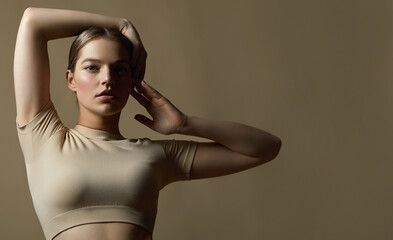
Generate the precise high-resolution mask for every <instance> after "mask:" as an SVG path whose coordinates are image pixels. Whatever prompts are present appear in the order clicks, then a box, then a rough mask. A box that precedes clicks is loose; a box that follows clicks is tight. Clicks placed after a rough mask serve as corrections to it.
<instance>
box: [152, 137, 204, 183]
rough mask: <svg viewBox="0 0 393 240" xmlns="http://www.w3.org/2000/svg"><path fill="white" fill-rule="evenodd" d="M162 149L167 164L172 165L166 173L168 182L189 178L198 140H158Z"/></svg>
mask: <svg viewBox="0 0 393 240" xmlns="http://www.w3.org/2000/svg"><path fill="white" fill-rule="evenodd" d="M158 142H159V143H160V144H161V146H162V147H163V149H164V152H165V155H166V158H167V161H168V164H171V165H172V166H171V167H170V168H167V169H170V170H169V171H170V172H169V173H168V174H167V175H168V178H169V179H168V180H169V182H174V181H180V180H189V179H190V171H191V167H192V163H193V161H194V157H195V153H196V151H197V146H198V142H194V141H179V140H163V141H158Z"/></svg>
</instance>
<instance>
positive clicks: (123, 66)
mask: <svg viewBox="0 0 393 240" xmlns="http://www.w3.org/2000/svg"><path fill="white" fill-rule="evenodd" d="M89 26H101V27H111V28H117V29H118V30H119V31H120V32H121V33H123V34H124V36H126V37H127V38H128V39H129V40H130V42H131V43H132V44H133V47H134V51H133V55H132V56H131V59H130V58H129V56H128V54H127V53H126V51H125V49H124V47H123V46H122V45H121V44H120V43H118V42H116V41H112V40H108V39H105V38H97V39H94V40H91V41H90V42H88V43H87V44H86V45H85V46H84V47H83V48H82V49H81V51H80V53H79V58H78V59H77V63H76V67H75V71H74V72H71V71H67V73H66V79H67V85H68V88H69V89H70V90H71V91H74V92H75V93H76V95H77V98H78V102H79V107H80V113H79V118H78V124H80V125H82V126H85V127H89V128H93V129H100V130H104V131H108V132H112V133H116V134H119V119H120V114H121V111H122V109H123V107H124V106H125V104H126V102H127V100H128V98H129V95H131V96H132V97H133V98H134V99H135V100H136V101H137V102H139V103H140V104H141V105H142V106H143V107H144V108H145V109H146V111H147V113H148V114H149V115H150V116H149V117H148V116H145V115H142V114H137V115H136V116H135V117H134V118H135V119H136V120H137V121H138V122H139V123H141V124H143V125H145V126H147V127H148V128H150V129H152V130H153V131H156V132H159V133H162V134H165V135H170V134H183V135H189V136H197V137H201V138H205V139H207V140H209V141H208V142H201V143H199V144H198V148H197V151H196V154H195V157H194V162H193V165H192V168H191V173H190V176H191V179H200V178H208V177H218V176H223V175H227V174H232V173H236V172H239V171H243V170H245V169H249V168H252V167H256V166H259V165H261V164H264V163H266V162H268V161H271V160H273V159H274V158H275V157H276V156H277V154H278V153H279V151H280V148H281V141H280V139H279V138H278V137H276V136H274V135H272V134H270V133H268V132H266V131H264V130H261V129H258V128H255V127H251V126H247V125H244V124H241V123H234V122H227V121H213V120H207V119H202V118H199V117H195V116H189V115H186V114H184V113H183V112H182V111H181V110H179V109H178V108H177V107H175V105H173V104H172V103H171V102H170V101H169V100H168V99H167V98H166V97H164V96H163V95H162V94H161V93H159V92H158V91H157V90H155V89H154V88H153V87H152V86H150V85H149V84H147V83H146V82H145V81H143V76H144V72H145V67H146V57H147V54H146V51H145V49H144V47H143V44H142V42H141V40H140V37H139V35H138V33H137V32H136V29H135V28H134V27H133V25H132V24H131V23H130V22H129V21H125V20H122V19H117V18H110V17H106V16H102V15H96V14H90V13H85V12H78V11H69V10H53V9H27V10H26V11H25V14H24V16H23V18H22V21H21V25H20V27H19V31H18V37H17V43H16V48H15V58H14V59H15V60H14V61H15V63H14V82H15V96H16V105H17V122H18V124H19V125H25V124H27V123H28V122H29V121H31V119H33V118H34V116H35V115H36V114H37V113H38V112H39V111H40V110H41V109H42V107H43V106H44V105H45V104H46V103H47V102H48V101H50V94H49V79H50V77H49V59H48V53H47V42H48V41H49V40H52V39H57V38H62V37H69V36H74V35H75V34H77V33H79V32H81V31H83V30H84V29H86V28H87V27H89ZM103 90H111V91H112V93H113V95H114V96H115V97H114V98H110V99H108V98H103V97H99V96H98V94H99V93H101V92H102V91H103ZM150 238H151V234H150V233H147V232H146V231H145V230H144V229H143V228H141V227H139V226H136V225H133V224H128V223H91V224H85V225H81V226H76V227H73V228H71V229H68V230H66V231H64V232H62V233H60V234H59V235H58V236H57V237H56V240H71V239H72V240H79V239H95V240H111V239H116V240H146V239H150Z"/></svg>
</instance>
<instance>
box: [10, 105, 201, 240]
mask: <svg viewBox="0 0 393 240" xmlns="http://www.w3.org/2000/svg"><path fill="white" fill-rule="evenodd" d="M17 130H18V136H19V141H20V145H21V148H22V151H23V155H24V158H25V163H26V169H27V177H28V182H29V188H30V193H31V196H32V200H33V205H34V209H35V211H36V213H37V216H38V218H39V221H40V223H41V226H42V228H43V231H44V234H45V237H46V239H53V238H54V237H55V236H57V235H58V234H59V233H61V232H63V231H65V230H67V229H69V228H72V227H75V226H78V225H82V224H89V223H103V222H125V223H132V224H135V225H138V226H140V227H142V228H144V229H146V230H147V231H149V232H150V233H152V231H153V228H154V222H155V218H156V213H157V203H158V195H159V191H160V189H162V188H163V187H164V186H165V185H167V184H169V183H171V182H174V181H179V180H187V179H189V173H190V169H191V165H192V162H193V159H194V155H195V152H196V149H197V142H193V141H176V140H160V141H153V140H150V139H148V138H142V139H124V138H123V137H122V136H121V135H116V134H112V133H109V132H105V131H102V130H96V129H91V128H87V127H84V126H80V125H76V126H75V128H74V129H69V128H67V127H65V126H64V125H63V124H62V122H61V121H60V119H59V117H58V115H57V113H56V110H55V108H54V106H53V103H52V102H51V101H49V102H48V103H47V104H46V106H45V107H44V108H43V109H42V110H41V111H40V112H39V113H38V114H37V115H36V116H35V117H34V119H33V120H31V121H30V122H29V123H28V124H26V125H24V126H18V127H17Z"/></svg>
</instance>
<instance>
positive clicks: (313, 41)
mask: <svg viewBox="0 0 393 240" xmlns="http://www.w3.org/2000/svg"><path fill="white" fill-rule="evenodd" d="M28 6H38V7H53V8H68V9H77V10H85V11H90V12H97V13H101V14H106V15H111V16H119V17H124V18H128V19H130V20H131V21H132V22H133V23H134V24H135V25H136V27H137V28H138V29H139V32H140V34H141V36H142V39H143V41H144V43H145V46H146V48H147V50H148V52H149V58H148V68H147V74H146V80H147V81H148V82H150V84H152V85H153V86H155V87H156V88H157V89H159V90H160V91H161V92H162V93H163V94H165V95H166V96H167V97H168V98H169V99H170V100H171V101H172V102H174V103H175V104H176V105H177V106H178V107H179V108H180V109H182V110H183V111H184V112H186V113H188V114H190V115H198V116H202V117H206V118H211V119H226V120H231V121H239V122H243V123H246V124H250V125H253V126H256V127H259V128H262V129H265V130H267V131H270V132H272V133H274V134H276V135H278V136H280V137H281V138H282V141H283V148H282V152H281V153H280V155H279V157H278V158H277V159H276V160H274V161H273V162H271V163H268V164H266V165H263V166H261V167H258V168H255V169H252V170H249V171H246V172H243V173H238V174H235V175H231V176H226V177H221V178H215V179H207V180H198V181H191V182H182V183H175V184H172V185H170V186H168V187H166V188H165V189H164V190H163V191H162V193H161V196H160V203H159V213H158V218H157V221H156V229H155V233H154V237H155V239H158V240H166V239H170V240H177V239H190V240H193V239H206V240H209V239H226V240H238V239H269V240H270V239H277V240H282V239H291V240H292V239H306V240H309V239H310V240H313V239H318V240H324V239H329V240H330V239H335V240H337V239H378V240H382V239H386V240H388V239H393V228H392V226H393V207H392V203H393V191H392V189H393V187H392V185H393V184H392V183H393V174H392V170H393V162H392V156H391V155H392V153H391V150H392V146H393V130H392V129H393V128H392V126H391V122H392V119H393V112H392V104H393V98H392V94H391V93H392V92H393V81H392V79H393V70H392V69H393V68H392V66H393V58H392V57H393V51H392V50H393V44H392V43H393V41H392V40H393V39H392V35H393V34H392V29H393V28H392V1H383V0H379V1H372V0H346V1H342V0H296V1H295V0H242V1H240V0H239V1H235V0H230V1H228V0H210V1H207V0H193V1H181V0H167V1H159V0H156V1H130V0H123V1H121V0H111V1H102V0H95V1H93V0H89V1H81V0H67V1H53V0H35V1H13V0H2V1H1V3H0V16H1V21H0V24H1V30H2V33H1V45H0V48H1V65H0V67H1V82H2V85H1V88H0V91H1V93H0V101H1V105H0V111H1V114H2V117H1V126H0V127H1V133H2V135H1V137H0V148H1V149H0V151H1V154H2V158H1V161H2V165H1V168H0V189H1V204H0V213H1V217H0V239H18V240H19V239H34V240H35V239H43V234H42V231H41V228H40V226H39V223H38V220H37V218H36V215H35V212H34V209H33V206H32V203H31V198H30V195H29V191H28V185H27V180H26V172H25V168H24V163H23V158H22V153H21V150H20V148H19V144H18V140H17V135H16V129H15V101H14V93H13V82H12V78H13V75H12V60H13V48H14V42H15V37H16V32H17V28H18V24H19V20H20V18H21V16H22V13H23V10H24V9H25V8H26V7H28ZM70 41H71V40H70V39H66V40H59V41H55V42H51V43H50V57H51V65H52V98H53V100H54V102H55V105H56V107H57V109H58V111H59V114H60V116H61V117H62V119H63V121H64V122H65V123H66V124H67V125H69V126H73V125H74V124H75V120H76V114H77V112H76V102H75V99H74V97H73V95H72V94H71V93H70V92H68V91H67V89H66V85H65V69H66V59H67V53H68V47H69V44H70ZM138 112H143V109H142V108H141V107H139V106H137V104H136V103H135V102H134V101H132V100H130V102H129V104H128V105H127V107H126V109H125V111H124V114H123V116H122V117H123V118H122V122H121V129H122V131H123V133H124V134H125V135H126V136H129V137H143V136H147V137H150V138H155V139H157V138H165V136H160V135H158V134H155V133H152V132H151V131H150V130H149V129H147V128H145V127H144V126H142V125H139V124H138V123H137V122H136V121H134V120H133V118H132V117H133V115H134V114H136V113H138ZM169 137H174V138H184V137H182V136H169Z"/></svg>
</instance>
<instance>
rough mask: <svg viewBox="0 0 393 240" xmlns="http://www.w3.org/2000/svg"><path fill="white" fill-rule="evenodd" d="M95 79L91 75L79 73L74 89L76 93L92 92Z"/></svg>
mask: <svg viewBox="0 0 393 240" xmlns="http://www.w3.org/2000/svg"><path fill="white" fill-rule="evenodd" d="M96 88H97V81H96V79H94V78H93V77H92V76H89V75H84V74H81V75H79V76H78V77H77V79H76V91H77V93H78V95H80V94H88V93H94V90H95V89H96Z"/></svg>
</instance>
